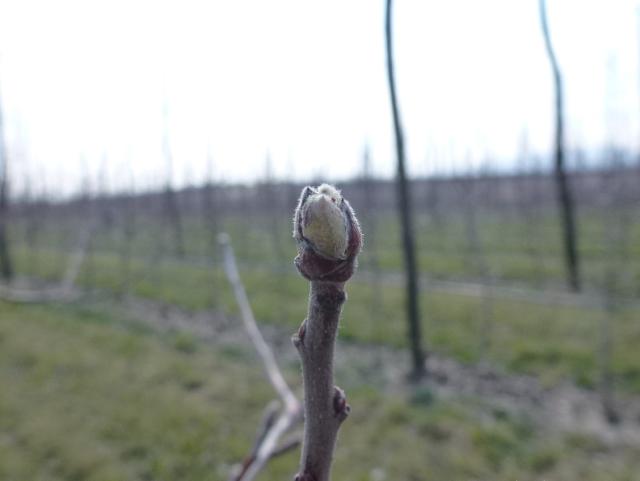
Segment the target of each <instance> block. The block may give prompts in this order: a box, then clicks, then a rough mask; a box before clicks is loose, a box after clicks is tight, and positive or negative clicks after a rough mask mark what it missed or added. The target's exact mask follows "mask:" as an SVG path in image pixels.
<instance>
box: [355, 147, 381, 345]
mask: <svg viewBox="0 0 640 481" xmlns="http://www.w3.org/2000/svg"><path fill="white" fill-rule="evenodd" d="M359 184H360V189H361V196H362V201H361V205H362V206H361V207H360V212H359V217H360V223H361V225H363V226H364V228H365V232H366V233H367V248H366V249H365V251H364V252H363V255H361V257H364V259H365V263H366V267H367V270H368V271H369V274H370V284H371V302H370V303H369V305H370V316H371V325H370V328H371V331H370V334H371V337H372V338H375V330H376V329H377V327H378V321H379V320H380V316H381V314H382V312H383V309H382V307H383V302H382V300H383V289H382V282H381V281H382V279H381V274H380V262H379V260H378V253H377V243H376V231H377V222H376V220H377V216H378V215H379V214H380V208H379V206H378V205H377V201H378V199H377V196H376V192H375V185H374V182H373V177H372V174H371V156H370V153H369V147H368V146H366V148H365V150H364V154H363V157H362V177H361V178H360V181H359Z"/></svg>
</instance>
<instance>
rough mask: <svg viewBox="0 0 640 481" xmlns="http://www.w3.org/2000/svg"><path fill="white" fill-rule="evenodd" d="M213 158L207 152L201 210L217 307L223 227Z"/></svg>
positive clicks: (212, 293)
mask: <svg viewBox="0 0 640 481" xmlns="http://www.w3.org/2000/svg"><path fill="white" fill-rule="evenodd" d="M213 169H214V167H213V158H212V157H211V154H210V153H208V154H207V181H206V183H205V185H204V188H203V189H202V193H201V209H200V210H201V212H202V225H203V227H204V231H205V232H206V235H207V241H206V249H207V255H209V256H210V257H211V260H212V261H213V264H214V269H212V275H211V282H212V284H211V304H212V305H213V306H214V307H217V306H218V304H219V293H218V290H219V289H218V285H217V284H218V278H217V276H216V273H217V272H218V269H219V267H218V264H219V262H218V261H219V258H220V256H219V255H218V251H219V249H218V235H219V234H220V228H221V219H220V215H221V210H220V209H219V208H218V189H217V188H216V184H215V181H214V178H213Z"/></svg>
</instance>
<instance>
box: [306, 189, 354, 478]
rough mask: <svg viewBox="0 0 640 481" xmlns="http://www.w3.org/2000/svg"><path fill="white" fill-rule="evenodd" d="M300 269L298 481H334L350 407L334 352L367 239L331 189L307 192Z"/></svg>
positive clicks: (345, 203)
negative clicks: (305, 308) (303, 292)
mask: <svg viewBox="0 0 640 481" xmlns="http://www.w3.org/2000/svg"><path fill="white" fill-rule="evenodd" d="M294 237H295V238H296V240H297V241H298V256H297V257H296V259H295V263H296V267H297V268H298V271H299V272H300V273H301V274H302V275H303V276H304V277H305V278H307V279H308V280H309V281H311V282H310V284H311V285H310V293H309V312H308V316H307V319H305V320H304V321H303V323H302V325H301V326H300V329H299V330H298V333H297V334H296V335H295V336H294V337H293V343H294V345H295V346H296V348H297V349H298V352H299V354H300V358H301V361H302V375H303V380H304V419H305V422H304V438H303V445H302V457H301V460H300V470H299V472H298V475H297V476H296V478H295V479H296V481H329V480H330V474H331V463H332V460H333V452H334V449H335V443H336V438H337V435H338V430H339V429H340V425H341V424H342V422H343V421H344V420H345V419H346V418H347V416H348V414H349V411H350V407H349V405H348V404H347V402H346V396H345V393H344V391H343V390H342V389H340V388H339V387H337V386H334V384H333V353H334V347H335V341H336V335H337V330H338V321H339V319H340V313H341V310H342V305H343V303H344V302H345V300H346V294H345V291H344V285H345V282H346V281H347V280H348V279H349V278H350V277H351V275H352V274H353V272H354V270H355V267H356V256H357V254H358V252H359V251H360V246H361V243H362V235H361V233H360V227H359V226H358V222H357V220H356V219H355V216H354V215H353V212H352V210H351V207H350V206H349V203H348V202H347V201H346V200H345V199H343V198H342V196H341V194H340V193H339V192H338V191H337V190H336V189H335V188H333V187H331V186H329V185H326V184H324V185H321V186H320V187H318V189H313V188H311V187H306V188H305V189H304V190H303V191H302V195H301V197H300V202H299V204H298V208H297V210H296V214H295V219H294Z"/></svg>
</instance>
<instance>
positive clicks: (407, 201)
mask: <svg viewBox="0 0 640 481" xmlns="http://www.w3.org/2000/svg"><path fill="white" fill-rule="evenodd" d="M385 33H386V51H387V79H388V81H389V95H390V99H391V111H392V113H393V128H394V133H395V144H396V156H397V164H398V170H397V198H398V211H399V215H400V220H401V224H402V246H403V254H404V267H405V272H406V276H407V278H406V283H407V287H406V289H407V291H406V292H407V294H406V295H407V318H408V322H409V345H410V346H411V355H412V361H413V362H412V372H411V377H412V378H413V379H416V380H417V379H420V378H421V377H423V376H424V374H425V372H426V371H425V352H424V350H423V347H422V326H421V323H420V307H419V304H418V268H417V260H416V249H415V241H414V233H413V213H412V210H411V192H410V186H409V182H408V181H407V174H406V169H405V164H406V161H405V150H404V132H403V130H402V122H401V120H400V110H399V107H398V98H397V94H396V81H395V72H394V66H393V37H392V0H387V8H386V18H385Z"/></svg>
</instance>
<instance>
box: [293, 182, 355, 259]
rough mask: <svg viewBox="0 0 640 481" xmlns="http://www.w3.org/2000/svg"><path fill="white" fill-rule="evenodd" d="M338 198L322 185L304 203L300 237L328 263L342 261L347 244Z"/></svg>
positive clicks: (340, 201) (340, 197) (346, 228)
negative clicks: (329, 260)
mask: <svg viewBox="0 0 640 481" xmlns="http://www.w3.org/2000/svg"><path fill="white" fill-rule="evenodd" d="M341 204H342V195H341V194H340V192H339V191H338V190H337V189H336V188H335V187H333V186H331V185H328V184H322V185H321V186H320V187H318V189H317V191H316V192H314V193H313V194H311V195H309V197H307V199H306V200H305V203H304V206H303V208H304V217H303V222H302V235H303V236H304V237H305V239H307V240H308V241H309V242H311V243H312V244H313V247H314V248H315V249H316V251H317V252H318V253H319V254H321V255H323V256H326V257H329V258H332V259H344V258H345V257H346V252H347V247H348V244H349V231H348V225H347V220H346V218H345V215H344V213H343V212H342V209H341V208H340V207H341Z"/></svg>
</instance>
